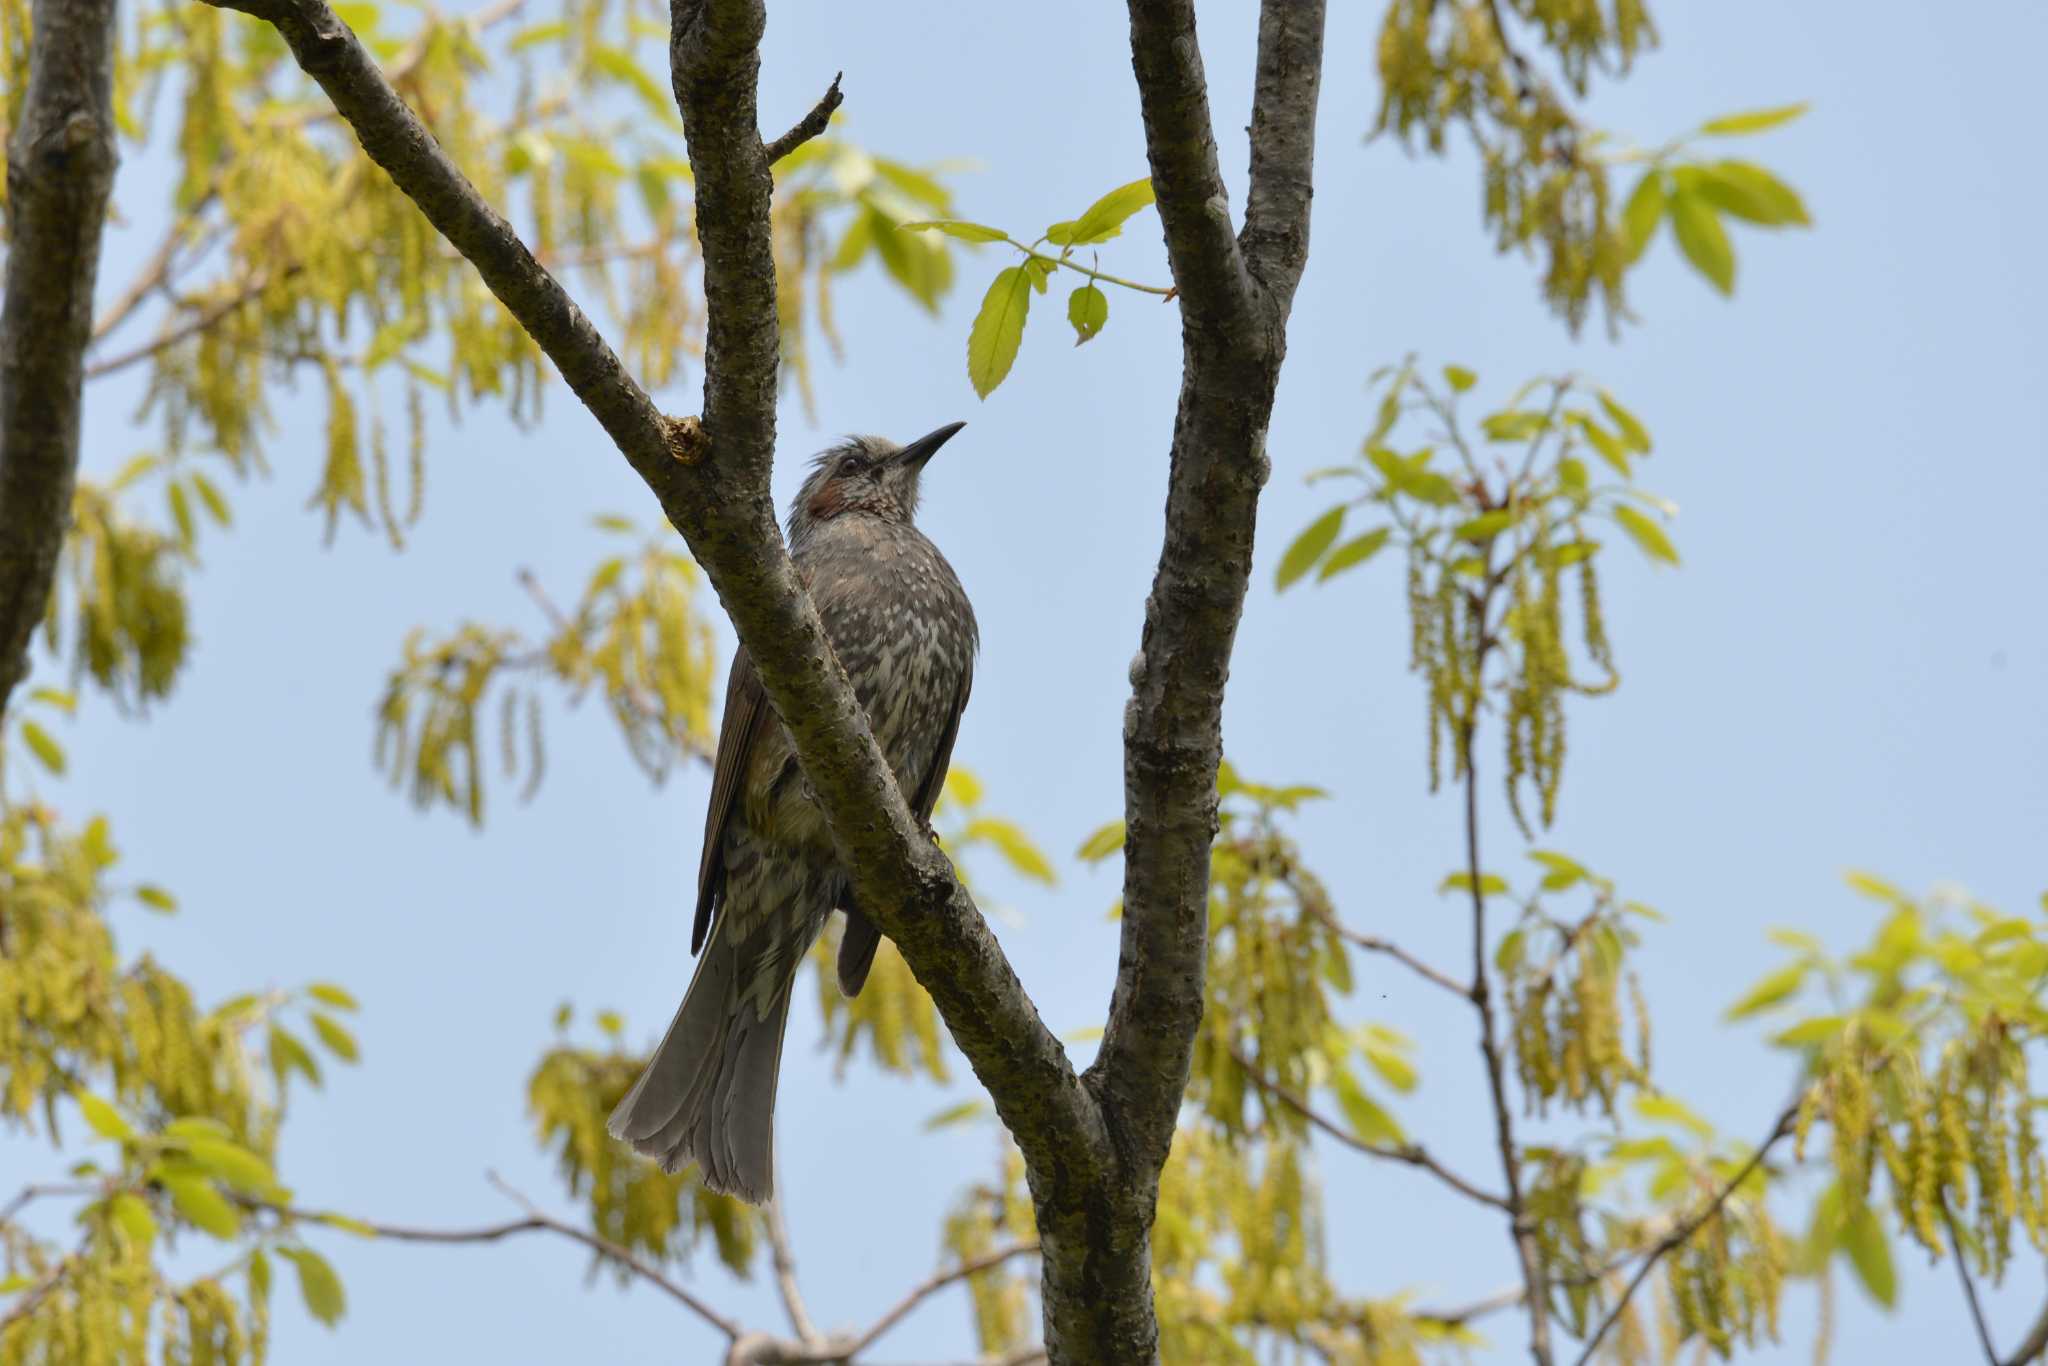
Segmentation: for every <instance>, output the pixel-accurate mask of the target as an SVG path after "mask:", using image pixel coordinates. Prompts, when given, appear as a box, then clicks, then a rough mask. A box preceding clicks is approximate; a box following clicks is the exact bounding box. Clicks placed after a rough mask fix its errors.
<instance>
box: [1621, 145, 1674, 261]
mask: <svg viewBox="0 0 2048 1366" xmlns="http://www.w3.org/2000/svg"><path fill="white" fill-rule="evenodd" d="M1663 221H1664V172H1663V171H1661V170H1659V169H1658V168H1657V167H1655V166H1652V167H1651V168H1650V169H1649V170H1647V171H1645V172H1643V178H1642V179H1641V180H1638V181H1637V182H1636V187H1635V189H1633V190H1631V191H1630V192H1629V196H1628V203H1627V204H1626V205H1624V206H1623V207H1622V210H1621V240H1622V242H1623V244H1624V245H1625V246H1626V247H1627V248H1628V259H1629V260H1631V261H1635V260H1637V259H1639V258H1640V257H1641V256H1642V254H1643V252H1644V251H1645V250H1647V249H1648V247H1649V245H1650V240H1651V239H1652V238H1654V237H1655V236H1656V235H1657V225H1658V224H1660V223H1662V222H1663Z"/></svg>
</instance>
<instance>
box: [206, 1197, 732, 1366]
mask: <svg viewBox="0 0 2048 1366" xmlns="http://www.w3.org/2000/svg"><path fill="white" fill-rule="evenodd" d="M487 1178H488V1179H489V1181H490V1183H491V1184H492V1185H493V1186H495V1187H496V1188H497V1189H498V1190H499V1191H500V1192H502V1193H503V1194H504V1195H505V1196H506V1197H507V1198H509V1199H510V1200H512V1201H513V1203H515V1204H517V1205H518V1206H519V1207H520V1208H522V1209H524V1210H525V1211H526V1217H525V1218H524V1219H512V1220H508V1221H507V1222H505V1223H502V1224H487V1225H485V1226H483V1227H481V1228H463V1229H445V1228H416V1227H412V1226H408V1225H404V1224H384V1223H377V1222H375V1221H372V1220H369V1219H358V1218H356V1217H355V1216H353V1215H343V1214H336V1213H334V1212H333V1211H331V1210H311V1209H300V1208H297V1207H295V1206H291V1205H277V1204H271V1203H269V1202H268V1201H263V1200H252V1199H246V1198H244V1199H242V1200H241V1201H240V1203H241V1204H243V1205H244V1206H245V1207H247V1208H249V1209H259V1210H267V1211H269V1212H271V1213H273V1214H276V1215H279V1216H281V1217H284V1218H288V1219H297V1220H305V1221H307V1222H311V1223H318V1224H327V1225H329V1226H331V1227H335V1228H343V1229H351V1230H359V1229H367V1230H369V1231H370V1232H371V1233H372V1234H374V1235H376V1236H377V1237H379V1238H388V1239H391V1240H392V1241H394V1242H401V1243H440V1244H452V1243H495V1242H498V1241H500V1240H502V1239H505V1238H512V1237H516V1236H518V1235H519V1234H522V1233H553V1234H558V1235H560V1236H561V1237H564V1238H568V1239H570V1240H572V1241H574V1242H578V1243H581V1244H583V1246H585V1247H587V1248H589V1249H590V1250H591V1251H592V1252H595V1253H597V1254H598V1255H599V1256H601V1257H605V1258H607V1259H609V1260H611V1261H613V1262H616V1263H618V1264H619V1265H620V1266H622V1267H625V1268H626V1269H627V1270H628V1271H630V1272H632V1273H633V1274H634V1275H636V1276H638V1277H639V1278H640V1279H642V1280H644V1281H646V1282H647V1283H648V1284H649V1285H652V1286H654V1287H656V1288H657V1289H659V1290H661V1291H662V1292H663V1293H664V1294H666V1295H667V1296H668V1297H669V1298H670V1299H672V1300H674V1301H676V1302H677V1303H678V1304H680V1305H682V1306H683V1307H684V1308H686V1309H688V1310H689V1311H690V1312H692V1313H694V1314H695V1315H697V1317H699V1318H701V1319H703V1320H704V1321H705V1322H706V1323H708V1324H710V1325H711V1326H712V1327H714V1328H716V1329H717V1330H718V1331H719V1332H721V1333H723V1334H725V1336H726V1337H727V1338H729V1339H737V1338H738V1337H739V1336H740V1334H741V1332H742V1331H743V1330H742V1329H741V1327H740V1325H739V1324H737V1323H735V1322H733V1320H731V1319H729V1318H727V1317H726V1316H725V1315H723V1314H721V1313H719V1312H718V1311H717V1310H716V1309H713V1308H712V1307H711V1306H710V1305H708V1304H706V1303H705V1302H704V1301H703V1300H701V1299H699V1298H697V1296H695V1295H693V1294H691V1293H690V1292H689V1291H688V1290H686V1289H684V1288H683V1287H682V1286H680V1285H677V1284H676V1283H675V1282H674V1281H672V1280H670V1279H669V1278H668V1277H667V1276H664V1275H662V1274H661V1272H659V1271H657V1270H655V1268H653V1267H652V1266H649V1265H648V1264H647V1263H646V1262H645V1261H643V1260H642V1259H641V1258H639V1257H636V1256H634V1255H633V1254H632V1253H631V1252H629V1251H627V1250H626V1249H625V1248H623V1247H620V1246H619V1245H618V1244H617V1243H614V1242H612V1241H611V1240H610V1239H608V1238H601V1237H599V1236H598V1235H597V1234H595V1233H591V1232H589V1231H588V1230H586V1229H580V1228H577V1227H576V1226H575V1225H574V1224H568V1223H564V1222H563V1221H562V1220H560V1219H557V1218H555V1217H553V1216H552V1215H549V1214H544V1213H542V1212H541V1210H540V1209H539V1207H538V1206H536V1205H535V1204H534V1203H533V1202H532V1201H531V1200H528V1199H527V1198H526V1197H525V1196H524V1195H521V1194H520V1193H519V1192H518V1191H517V1190H514V1189H513V1188H512V1187H511V1186H509V1185H507V1184H506V1183H505V1182H504V1181H503V1180H502V1179H501V1178H500V1177H499V1176H498V1174H497V1173H496V1172H490V1173H487Z"/></svg>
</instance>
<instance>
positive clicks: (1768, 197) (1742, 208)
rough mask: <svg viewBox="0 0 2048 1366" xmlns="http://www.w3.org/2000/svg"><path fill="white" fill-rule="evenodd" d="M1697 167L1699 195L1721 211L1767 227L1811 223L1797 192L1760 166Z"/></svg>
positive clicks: (1727, 163) (1729, 163) (1743, 163)
mask: <svg viewBox="0 0 2048 1366" xmlns="http://www.w3.org/2000/svg"><path fill="white" fill-rule="evenodd" d="M1697 170H1698V171H1699V192H1700V194H1701V195H1702V196H1703V197H1704V198H1705V199H1707V201H1708V202H1710V203H1711V204H1713V205H1714V206H1715V207H1716V208H1718V209H1720V210H1721V211H1722V212H1723V213H1731V214H1734V215H1735V216H1736V217H1737V218H1740V219H1743V220H1744V221H1746V222H1750V223H1757V224H1760V225H1762V226H1764V227H1767V228H1780V227H1785V226H1787V225H1797V226H1799V227H1810V226H1812V224H1813V218H1812V216H1811V215H1809V214H1808V213H1807V212H1806V203H1805V201H1804V200H1802V199H1800V197H1799V192H1798V191H1796V190H1794V189H1793V188H1792V187H1791V186H1790V185H1787V184H1786V183H1785V182H1784V181H1782V180H1780V179H1778V178H1777V177H1776V176H1774V175H1772V174H1771V173H1770V172H1769V171H1766V170H1765V169H1764V168H1763V167H1761V166H1756V165H1752V164H1751V163H1749V162H1747V161H1716V162H1712V163H1709V164H1707V165H1703V166H1700V167H1698V168H1697Z"/></svg>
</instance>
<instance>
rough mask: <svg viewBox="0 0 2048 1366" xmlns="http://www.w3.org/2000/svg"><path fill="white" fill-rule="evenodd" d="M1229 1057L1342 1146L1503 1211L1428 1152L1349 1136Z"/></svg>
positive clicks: (1248, 1064)
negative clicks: (1415, 1172) (1404, 1166)
mask: <svg viewBox="0 0 2048 1366" xmlns="http://www.w3.org/2000/svg"><path fill="white" fill-rule="evenodd" d="M1232 1056H1233V1057H1235V1058H1236V1059H1237V1065H1238V1066H1239V1067H1242V1068H1243V1069H1244V1074H1245V1076H1246V1078H1248V1079H1249V1080H1250V1081H1251V1083H1252V1085H1254V1086H1256V1087H1258V1088H1259V1089H1260V1090H1261V1091H1264V1092H1265V1093H1266V1094H1267V1095H1269V1096H1272V1097H1273V1098H1274V1099H1275V1100H1277V1101H1279V1102H1280V1103H1281V1104H1283V1105H1285V1106H1286V1107H1287V1108H1288V1109H1290V1110H1292V1111H1294V1113H1296V1114H1297V1115H1300V1116H1301V1117H1302V1118H1303V1119H1305V1120H1307V1121H1308V1122H1309V1124H1310V1125H1312V1126H1313V1127H1315V1128H1317V1129H1320V1130H1322V1131H1323V1132H1324V1133H1326V1134H1328V1135H1329V1136H1330V1137H1331V1138H1334V1139H1336V1140H1337V1141H1338V1142H1339V1143H1342V1144H1343V1145H1344V1146H1345V1147H1347V1148H1351V1149H1354V1150H1355V1151H1358V1152H1361V1153H1364V1154H1366V1155H1367V1156H1368V1157H1379V1158H1384V1159H1386V1160H1387V1161H1389V1162H1405V1163H1407V1164H1408V1165H1409V1166H1411V1167H1420V1168H1421V1169H1422V1170H1423V1171H1426V1172H1428V1173H1429V1174H1430V1175H1431V1176H1434V1177H1435V1178H1436V1179H1437V1180H1439V1181H1441V1182H1443V1183H1444V1184H1445V1185H1447V1186H1449V1187H1450V1188H1451V1189H1452V1190H1454V1191H1456V1192H1458V1194H1460V1195H1462V1196H1465V1197H1466V1198H1467V1199H1470V1200H1477V1201H1478V1202H1479V1203H1480V1204H1482V1205H1491V1206H1493V1207H1494V1208H1495V1209H1499V1210H1504V1209H1506V1208H1507V1207H1508V1202H1507V1201H1505V1200H1503V1199H1502V1198H1501V1197H1500V1196H1498V1195H1495V1194H1493V1193H1492V1192H1491V1191H1483V1190H1481V1189H1479V1188H1478V1187H1477V1186H1475V1185H1473V1184H1472V1183H1471V1182H1469V1181H1467V1180H1466V1179H1465V1178H1464V1177H1462V1176H1459V1175H1458V1174H1457V1173H1456V1172H1454V1171H1452V1170H1451V1169H1450V1168H1449V1167H1446V1166H1444V1165H1443V1163H1441V1162H1439V1161H1437V1160H1436V1159H1435V1158H1434V1157H1432V1156H1430V1154H1429V1152H1428V1150H1426V1149H1425V1148H1423V1147H1422V1146H1421V1145H1420V1144H1417V1143H1372V1142H1368V1141H1367V1140H1365V1139H1362V1138H1360V1137H1358V1136H1357V1135H1356V1134H1354V1133H1351V1132H1350V1131H1349V1130H1347V1129H1345V1128H1344V1127H1343V1126H1341V1125H1339V1124H1336V1123H1334V1122H1333V1121H1331V1120H1328V1119H1325V1118H1324V1117H1323V1116H1322V1115H1320V1114H1317V1113H1316V1111H1315V1109H1314V1108H1313V1107H1312V1106H1310V1105H1309V1103H1308V1101H1307V1100H1305V1099H1303V1098H1302V1097H1300V1096H1297V1095H1295V1094H1294V1092H1292V1091H1290V1090H1288V1089H1287V1088H1286V1087H1285V1086H1282V1085H1281V1084H1280V1083H1279V1082H1277V1081H1274V1080H1273V1079H1272V1078H1271V1077H1269V1076H1267V1075H1265V1073H1263V1072H1261V1071H1259V1069H1258V1068H1257V1067H1255V1066H1253V1065H1252V1061H1251V1059H1249V1058H1247V1057H1245V1056H1244V1054H1242V1053H1233V1054H1232Z"/></svg>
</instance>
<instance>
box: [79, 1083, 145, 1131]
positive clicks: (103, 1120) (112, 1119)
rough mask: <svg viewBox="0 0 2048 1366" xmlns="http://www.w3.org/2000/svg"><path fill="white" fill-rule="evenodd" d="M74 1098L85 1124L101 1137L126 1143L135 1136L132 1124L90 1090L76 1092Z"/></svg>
mask: <svg viewBox="0 0 2048 1366" xmlns="http://www.w3.org/2000/svg"><path fill="white" fill-rule="evenodd" d="M76 1099H77V1101H78V1109H79V1113H81V1114H83V1115H84V1116H85V1122H86V1124H88V1125H89V1126H91V1128H92V1131H93V1132H94V1133H96V1134H98V1135H99V1136H100V1137H101V1138H111V1139H114V1140H115V1141H116V1142H120V1143H126V1142H128V1141H129V1140H130V1139H132V1138H134V1137H135V1129H134V1126H133V1125H131V1124H129V1123H128V1121H127V1120H126V1119H125V1118H123V1117H122V1114H121V1112H120V1111H119V1110H116V1109H115V1108H114V1107H113V1106H111V1105H109V1104H107V1102H105V1101H103V1100H101V1099H100V1098H99V1097H98V1096H96V1095H94V1094H93V1093H92V1092H90V1091H79V1092H77V1093H76Z"/></svg>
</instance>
